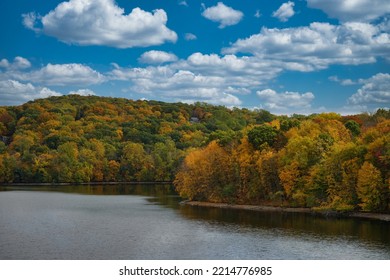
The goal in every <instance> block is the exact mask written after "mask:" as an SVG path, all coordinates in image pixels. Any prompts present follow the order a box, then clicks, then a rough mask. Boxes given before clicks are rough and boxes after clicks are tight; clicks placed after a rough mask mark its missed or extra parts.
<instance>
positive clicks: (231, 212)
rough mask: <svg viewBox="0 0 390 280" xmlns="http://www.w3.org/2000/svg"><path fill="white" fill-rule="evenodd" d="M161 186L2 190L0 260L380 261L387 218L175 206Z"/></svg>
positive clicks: (388, 245)
mask: <svg viewBox="0 0 390 280" xmlns="http://www.w3.org/2000/svg"><path fill="white" fill-rule="evenodd" d="M179 202H180V198H179V197H178V196H177V195H176V194H175V193H174V192H173V190H172V186H170V185H144V186H140V185H117V186H61V187H31V186H29V187H2V188H0V259H390V223H388V222H382V221H372V220H364V219H353V218H342V219H341V218H338V219H336V218H330V219H326V218H323V217H316V216H312V215H310V214H305V213H278V212H275V213H269V212H264V213H263V212H252V211H244V210H235V209H218V208H203V207H192V206H182V205H180V204H179Z"/></svg>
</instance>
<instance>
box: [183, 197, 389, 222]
mask: <svg viewBox="0 0 390 280" xmlns="http://www.w3.org/2000/svg"><path fill="white" fill-rule="evenodd" d="M181 204H182V205H189V206H195V207H213V208H221V209H237V210H246V211H257V212H286V213H308V214H314V215H321V216H324V217H346V218H360V219H370V220H379V221H384V222H390V214H383V213H369V212H347V213H341V212H337V211H314V210H312V209H310V208H302V207H301V208H293V207H279V206H261V205H240V204H228V203H213V202H202V201H182V202H181Z"/></svg>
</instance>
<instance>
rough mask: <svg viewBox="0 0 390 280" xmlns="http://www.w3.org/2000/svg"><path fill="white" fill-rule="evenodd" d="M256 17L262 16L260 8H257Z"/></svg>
mask: <svg viewBox="0 0 390 280" xmlns="http://www.w3.org/2000/svg"><path fill="white" fill-rule="evenodd" d="M254 17H255V18H260V17H261V13H260V10H256V13H255V15H254Z"/></svg>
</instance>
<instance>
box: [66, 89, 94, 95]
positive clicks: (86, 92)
mask: <svg viewBox="0 0 390 280" xmlns="http://www.w3.org/2000/svg"><path fill="white" fill-rule="evenodd" d="M68 94H77V95H81V96H92V95H96V93H95V92H94V91H93V90H90V89H79V90H76V91H70V92H69V93H68Z"/></svg>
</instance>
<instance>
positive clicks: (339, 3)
mask: <svg viewBox="0 0 390 280" xmlns="http://www.w3.org/2000/svg"><path fill="white" fill-rule="evenodd" d="M307 3H308V6H309V7H310V8H315V9H321V10H323V11H324V12H325V13H326V14H328V15H329V16H330V17H332V18H337V19H339V20H341V21H344V22H346V21H372V20H375V19H377V18H379V17H381V16H385V15H386V14H389V13H390V2H389V1H385V0H307Z"/></svg>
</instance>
